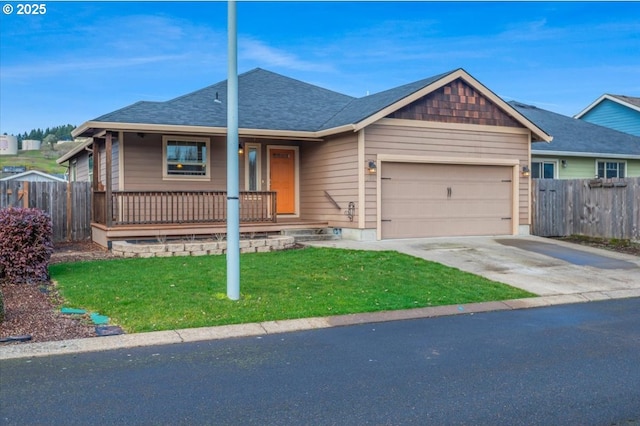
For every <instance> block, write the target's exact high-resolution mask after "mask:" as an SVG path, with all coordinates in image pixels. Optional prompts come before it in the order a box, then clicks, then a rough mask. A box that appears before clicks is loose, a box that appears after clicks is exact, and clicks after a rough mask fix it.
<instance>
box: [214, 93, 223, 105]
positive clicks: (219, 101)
mask: <svg viewBox="0 0 640 426" xmlns="http://www.w3.org/2000/svg"><path fill="white" fill-rule="evenodd" d="M213 102H215V103H217V104H221V103H222V101H221V100H220V99H218V92H216V98H215V99H214V100H213Z"/></svg>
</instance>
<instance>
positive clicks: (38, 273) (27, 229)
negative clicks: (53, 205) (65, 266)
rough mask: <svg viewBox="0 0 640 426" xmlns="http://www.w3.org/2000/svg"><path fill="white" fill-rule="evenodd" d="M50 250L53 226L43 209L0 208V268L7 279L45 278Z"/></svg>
mask: <svg viewBox="0 0 640 426" xmlns="http://www.w3.org/2000/svg"><path fill="white" fill-rule="evenodd" d="M52 252H53V226H52V223H51V217H50V216H49V215H48V214H47V213H46V212H43V211H42V210H38V209H23V208H14V207H10V208H7V209H2V210H0V270H1V271H2V275H4V277H5V278H6V279H8V280H9V281H11V282H13V283H16V284H24V283H37V282H41V281H47V280H48V279H49V272H48V269H47V268H48V266H49V260H50V259H51V253H52Z"/></svg>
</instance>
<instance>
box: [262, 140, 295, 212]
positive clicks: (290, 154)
mask: <svg viewBox="0 0 640 426" xmlns="http://www.w3.org/2000/svg"><path fill="white" fill-rule="evenodd" d="M295 154H296V151H295V150H293V149H272V150H270V151H269V170H270V174H271V176H270V180H271V187H270V189H271V191H275V192H276V193H277V194H278V195H277V203H278V204H277V209H276V211H277V213H278V214H295V212H296V172H295V170H296V164H295V158H296V155H295Z"/></svg>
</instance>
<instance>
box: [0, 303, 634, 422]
mask: <svg viewBox="0 0 640 426" xmlns="http://www.w3.org/2000/svg"><path fill="white" fill-rule="evenodd" d="M0 374H1V375H0V402H1V406H0V424H7V425H10V424H20V425H25V424H59V425H73V424H82V425H92V424H100V425H109V424H128V425H129V424H149V425H164V424H185V425H187V424H189V425H193V424H216V425H218V424H219V425H226V424H232V425H411V424H415V425H429V424H433V425H448V424H467V425H636V424H640V299H639V298H636V299H623V300H612V301H606V302H592V303H581V304H576V305H562V306H555V307H549V308H537V309H526V310H517V311H501V312H488V313H482V314H475V315H463V316H455V317H440V318H431V319H423V320H411V321H396V322H387V323H377V324H366V325H358V326H348V327H338V328H331V329H320V330H312V331H305V332H295V333H289V334H278V335H270V336H266V337H260V338H256V337H251V338H238V339H229V340H217V341H211V342H201V343H194V344H178V345H169V346H155V347H146V348H136V349H127V350H114V351H107V352H100V353H84V354H77V355H68V356H67V355H65V356H52V357H43V358H33V359H18V360H5V361H2V362H0Z"/></svg>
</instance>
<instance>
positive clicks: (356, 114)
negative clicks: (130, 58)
mask: <svg viewBox="0 0 640 426" xmlns="http://www.w3.org/2000/svg"><path fill="white" fill-rule="evenodd" d="M449 73H450V72H448V73H444V74H440V75H437V76H434V77H431V78H428V79H424V80H420V81H416V82H413V83H410V84H406V85H403V86H400V87H396V88H393V89H390V90H387V91H384V92H380V93H376V94H373V95H369V96H365V97H362V98H354V97H351V96H347V95H344V94H341V93H337V92H334V91H331V90H327V89H324V88H321V87H318V86H314V85H312V84H309V83H305V82H302V81H299V80H295V79H292V78H289V77H285V76H282V75H279V74H276V73H273V72H270V71H266V70H263V69H260V68H256V69H254V70H252V71H249V72H246V73H244V74H241V75H239V76H238V125H239V127H240V128H247V129H264V130H291V131H309V132H313V131H319V130H325V129H331V128H334V127H339V126H343V125H348V124H354V123H358V122H360V121H362V120H363V119H365V118H367V117H369V116H371V115H373V114H375V113H376V112H378V111H380V110H382V109H383V108H386V107H387V106H390V105H393V104H394V103H395V102H398V101H399V100H401V99H403V98H405V97H406V96H409V95H410V94H412V93H414V92H416V91H418V90H420V89H422V88H424V87H425V86H427V85H429V84H431V83H433V82H435V81H437V80H439V79H441V78H442V77H444V76H446V75H447V74H449ZM216 98H217V99H218V100H219V101H220V102H219V103H217V102H215V99H216ZM92 121H102V122H119V123H148V124H166V125H183V126H209V127H226V125H227V82H226V81H222V82H219V83H217V84H214V85H212V86H209V87H205V88H204V89H200V90H197V91H195V92H192V93H189V94H186V95H183V96H180V97H177V98H175V99H171V100H169V101H166V102H137V103H135V104H133V105H130V106H127V107H125V108H122V109H119V110H117V111H113V112H111V113H108V114H105V115H102V116H100V117H98V118H96V119H95V120H92Z"/></svg>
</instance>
